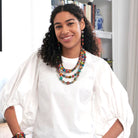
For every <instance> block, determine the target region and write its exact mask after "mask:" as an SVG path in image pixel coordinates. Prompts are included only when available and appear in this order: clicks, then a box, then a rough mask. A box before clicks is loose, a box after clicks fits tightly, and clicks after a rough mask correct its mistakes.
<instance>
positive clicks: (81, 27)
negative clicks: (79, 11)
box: [80, 18, 85, 30]
mask: <svg viewBox="0 0 138 138" xmlns="http://www.w3.org/2000/svg"><path fill="white" fill-rule="evenodd" d="M84 28H85V21H84V18H82V19H81V21H80V29H81V30H84Z"/></svg>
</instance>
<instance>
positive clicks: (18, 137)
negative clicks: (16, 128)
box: [12, 132, 25, 138]
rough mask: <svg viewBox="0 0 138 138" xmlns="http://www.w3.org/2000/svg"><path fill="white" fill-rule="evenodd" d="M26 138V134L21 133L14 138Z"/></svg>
mask: <svg viewBox="0 0 138 138" xmlns="http://www.w3.org/2000/svg"><path fill="white" fill-rule="evenodd" d="M22 137H23V138H25V134H24V132H19V133H16V134H15V136H13V137H12V138H22Z"/></svg>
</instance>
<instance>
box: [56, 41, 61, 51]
mask: <svg viewBox="0 0 138 138" xmlns="http://www.w3.org/2000/svg"><path fill="white" fill-rule="evenodd" d="M57 46H58V50H59V51H60V50H61V46H60V43H59V41H58V42H57Z"/></svg>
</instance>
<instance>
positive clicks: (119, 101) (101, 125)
mask: <svg viewBox="0 0 138 138" xmlns="http://www.w3.org/2000/svg"><path fill="white" fill-rule="evenodd" d="M96 66H97V68H96V73H95V74H96V77H95V83H94V87H93V91H94V92H93V99H92V115H93V118H94V123H95V127H96V134H97V138H101V137H102V136H103V135H104V134H105V133H106V132H107V131H108V130H109V129H110V127H111V126H112V125H113V124H114V122H115V121H116V120H117V119H119V121H120V122H121V123H122V125H123V128H124V131H123V132H122V133H121V134H120V136H119V137H118V138H129V135H130V129H131V125H132V123H133V113H132V110H131V107H130V105H129V101H128V94H127V92H126V90H125V89H124V87H123V86H122V84H121V83H120V82H119V80H118V78H117V77H116V75H115V74H114V72H113V71H112V69H111V68H110V66H109V65H108V63H107V62H106V61H104V60H101V61H99V62H98V63H97V65H96Z"/></svg>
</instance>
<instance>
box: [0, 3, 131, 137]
mask: <svg viewBox="0 0 138 138" xmlns="http://www.w3.org/2000/svg"><path fill="white" fill-rule="evenodd" d="M98 52H99V48H98V45H97V43H96V36H95V35H94V34H93V30H92V26H91V24H90V23H89V21H88V20H87V18H86V17H85V15H84V13H83V11H82V10H81V9H80V7H78V6H77V5H75V4H66V5H60V6H58V7H56V8H55V9H54V10H53V11H52V15H51V19H50V26H49V31H48V32H47V33H46V35H45V38H44V40H43V44H42V46H41V47H40V49H39V50H38V51H37V52H34V53H33V54H32V55H31V56H30V57H29V58H28V59H27V60H26V61H25V62H24V63H23V64H22V65H21V66H20V67H19V69H18V70H17V72H16V73H15V75H14V76H13V78H12V79H11V80H10V81H9V82H8V83H7V84H6V86H5V87H4V89H3V90H2V92H1V93H0V110H1V111H2V113H3V115H4V116H5V118H6V120H7V123H8V125H9V127H10V129H11V131H12V134H13V135H14V138H16V137H17V136H18V137H22V138H25V137H27V138H32V137H33V138H42V137H48V138H90V137H91V138H95V137H96V138H109V137H110V138H115V137H120V136H121V138H128V137H129V135H130V127H131V125H132V122H133V114H132V111H131V108H130V106H129V103H128V96H127V93H126V91H125V89H124V88H123V86H122V85H121V84H120V82H119V81H118V79H117V77H116V76H115V74H114V73H113V71H112V69H111V68H110V66H109V65H108V63H107V62H106V61H105V60H103V59H102V58H100V57H98V56H97V55H98ZM16 105H20V106H21V107H22V109H23V113H22V116H23V119H22V122H21V124H19V123H18V121H17V118H16V113H15V108H14V106H16ZM25 134H26V135H25Z"/></svg>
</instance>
